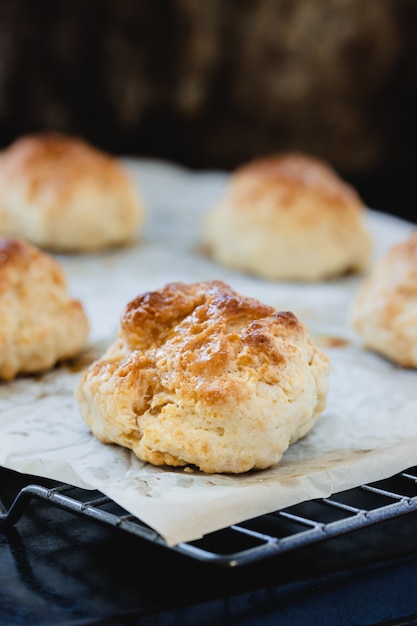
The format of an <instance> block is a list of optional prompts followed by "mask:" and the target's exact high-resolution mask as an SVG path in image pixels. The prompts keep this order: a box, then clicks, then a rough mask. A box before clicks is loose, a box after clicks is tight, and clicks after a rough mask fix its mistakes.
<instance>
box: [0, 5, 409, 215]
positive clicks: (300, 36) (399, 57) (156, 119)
mask: <svg viewBox="0 0 417 626" xmlns="http://www.w3.org/2000/svg"><path fill="white" fill-rule="evenodd" d="M416 111H417V1H416V0H314V1H312V0H0V144H1V145H0V147H4V146H6V145H8V144H9V143H10V142H11V141H12V140H13V139H14V138H16V137H17V136H19V135H21V134H24V133H28V132H33V131H40V130H46V129H54V130H61V131H65V132H68V133H73V134H78V135H81V136H83V137H84V138H86V139H87V140H88V141H90V142H91V143H93V144H95V145H97V146H98V147H101V148H102V149H105V150H107V151H110V152H112V153H114V154H120V155H122V154H123V155H131V156H140V157H157V158H162V159H168V160H171V161H174V162H177V163H180V164H183V165H186V166H190V167H192V168H195V169H200V168H222V169H227V170H231V169H232V168H234V167H236V166H237V165H239V164H241V163H243V162H244V161H246V160H248V159H250V158H252V157H254V156H259V155H264V154H268V153H273V152H276V151H283V150H284V151H286V150H298V151H304V152H308V153H310V154H314V155H317V156H320V157H323V158H325V159H326V160H328V161H329V162H330V163H331V164H332V165H333V166H334V167H335V168H336V169H337V170H338V171H339V173H340V174H341V175H342V176H343V177H344V178H346V179H347V180H349V181H350V182H352V183H353V184H354V185H355V186H356V187H357V189H358V190H359V192H360V193H361V195H362V197H363V199H364V200H365V201H366V202H367V204H368V205H369V206H371V207H373V208H376V209H378V210H382V211H387V212H389V213H393V214H397V215H400V216H405V217H409V218H410V219H412V220H413V221H417V211H416V201H415V199H414V184H415V181H416V177H417V163H416V157H415V144H416V140H417V119H416Z"/></svg>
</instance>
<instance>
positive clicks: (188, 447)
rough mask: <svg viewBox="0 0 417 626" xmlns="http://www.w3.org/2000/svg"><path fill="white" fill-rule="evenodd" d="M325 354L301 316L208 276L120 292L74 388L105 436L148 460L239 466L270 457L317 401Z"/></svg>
mask: <svg viewBox="0 0 417 626" xmlns="http://www.w3.org/2000/svg"><path fill="white" fill-rule="evenodd" d="M327 376H328V359H327V357H326V356H325V355H324V354H323V353H322V352H321V351H320V350H319V349H318V348H317V347H315V346H314V344H313V343H312V341H311V339H310V337H309V334H308V332H307V329H306V327H305V326H304V325H303V324H302V323H301V322H300V321H299V320H298V319H297V318H296V316H295V315H294V314H293V313H290V312H278V311H276V310H275V309H274V308H272V307H270V306H266V305H264V304H262V303H261V302H259V301H258V300H255V299H252V298H247V297H244V296H242V295H239V294H238V293H236V292H235V291H233V290H232V289H231V288H230V287H229V286H228V285H226V284H224V283H222V282H220V281H209V282H201V283H194V284H190V285H187V284H184V283H171V284H168V285H165V287H163V288H162V289H160V290H158V291H154V292H149V293H145V294H143V295H140V296H138V297H137V298H135V299H134V300H133V301H132V302H130V303H128V305H127V306H126V308H125V310H124V312H123V314H122V316H121V325H120V329H119V333H118V337H117V339H116V340H115V342H114V343H113V345H112V346H110V348H109V349H108V350H107V352H106V353H105V354H104V355H103V357H102V358H101V359H99V360H98V361H96V362H95V363H94V364H93V365H91V366H90V367H89V368H88V369H87V370H86V372H85V373H84V374H83V377H82V378H81V380H80V383H79V386H78V388H77V391H76V397H77V400H78V402H79V406H80V410H81V413H82V415H83V417H84V419H85V420H86V422H87V423H88V425H89V426H90V428H91V430H92V432H93V433H94V435H95V436H96V437H97V438H98V439H100V440H101V441H103V442H105V443H111V442H113V443H118V444H120V445H122V446H125V447H127V448H131V449H132V450H133V452H134V453H135V454H136V455H137V456H138V458H139V459H141V460H143V461H147V462H149V463H153V464H155V465H164V464H167V465H173V466H185V465H189V464H191V465H195V466H197V467H198V468H199V469H200V470H202V471H204V472H207V473H213V472H232V473H240V472H246V471H248V470H250V469H265V468H267V467H270V466H272V465H274V464H275V463H277V462H278V461H279V460H280V458H281V456H282V454H283V453H284V452H285V450H286V449H287V448H288V446H289V445H290V444H291V443H293V442H295V441H296V440H297V439H299V438H300V437H303V436H304V435H305V434H306V433H307V432H308V431H309V430H310V429H311V428H312V427H313V425H314V423H315V422H316V420H317V418H318V416H319V414H320V413H321V412H322V411H323V409H324V407H325V403H326V397H327V384H328V382H327Z"/></svg>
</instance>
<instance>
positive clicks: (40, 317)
mask: <svg viewBox="0 0 417 626" xmlns="http://www.w3.org/2000/svg"><path fill="white" fill-rule="evenodd" d="M88 331H89V328H88V321H87V317H86V315H85V312H84V309H83V306H82V304H81V303H80V302H79V301H78V300H72V299H71V298H70V297H69V295H68V292H67V284H66V277H65V274H64V271H63V268H62V267H61V265H60V264H59V263H58V262H57V261H56V259H54V258H53V257H52V256H51V255H49V254H48V253H45V252H42V251H40V250H38V249H37V248H36V247H35V246H33V245H31V244H29V243H28V242H26V241H24V240H21V239H0V378H1V379H3V380H11V379H12V378H14V377H16V376H17V375H18V374H29V373H34V372H40V371H42V370H45V369H48V368H50V367H52V366H54V365H55V364H56V363H57V362H58V361H60V360H62V359H67V358H70V357H74V356H76V355H77V354H78V353H79V352H81V351H82V349H83V348H84V346H85V344H86V341H87V337H88Z"/></svg>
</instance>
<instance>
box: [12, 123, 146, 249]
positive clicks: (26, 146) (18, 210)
mask: <svg viewBox="0 0 417 626" xmlns="http://www.w3.org/2000/svg"><path fill="white" fill-rule="evenodd" d="M143 219H144V207H143V203H142V200H141V198H140V197H139V195H138V190H137V189H135V187H134V184H133V181H132V180H131V179H130V178H129V176H128V175H127V173H126V172H125V171H124V169H123V167H122V166H121V164H120V163H119V162H118V161H117V160H116V159H115V158H113V157H111V156H110V155H107V154H105V153H104V152H102V151H100V150H98V149H96V148H94V147H92V146H90V145H89V144H87V143H86V142H85V141H83V140H81V139H78V138H76V137H68V136H65V135H61V134H57V133H44V134H39V135H27V136H24V137H21V138H20V139H17V140H16V141H15V142H14V143H13V144H11V145H10V146H9V147H8V148H7V149H6V150H4V151H3V153H2V154H1V156H0V233H2V235H4V236H13V237H24V238H25V239H27V240H29V241H31V242H32V243H34V244H36V245H38V246H39V247H42V248H47V249H50V250H54V251H70V252H88V251H93V250H99V249H102V248H107V247H112V246H117V245H123V244H127V243H129V242H131V241H133V240H134V239H135V238H136V237H137V235H138V234H139V229H140V227H141V226H142V223H143Z"/></svg>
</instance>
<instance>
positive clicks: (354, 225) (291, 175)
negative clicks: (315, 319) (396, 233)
mask: <svg viewBox="0 0 417 626" xmlns="http://www.w3.org/2000/svg"><path fill="white" fill-rule="evenodd" d="M364 216H365V206H364V204H363V202H362V200H361V199H360V197H359V196H358V194H357V193H356V191H355V190H354V189H353V188H352V187H351V186H350V185H349V184H347V183H345V182H344V181H343V180H342V179H341V178H340V177H339V176H338V174H337V173H336V172H335V171H334V170H333V169H332V168H331V167H330V166H329V165H328V164H326V163H325V162H323V161H321V160H319V159H318V158H314V157H311V156H307V155H302V154H277V155H273V156H270V157H265V158H259V159H256V160H254V161H253V162H250V163H248V164H246V165H244V166H242V167H240V168H238V169H237V170H236V171H235V172H233V173H232V174H231V176H230V180H229V183H228V185H227V188H226V191H225V194H224V196H223V198H222V199H221V200H220V202H219V203H218V204H217V205H215V206H214V207H212V208H211V209H209V210H208V212H207V214H206V216H205V218H204V222H203V239H204V243H205V245H206V247H207V248H208V249H209V251H210V253H211V255H212V256H213V258H214V259H215V260H216V261H217V262H219V263H220V264H222V265H224V266H227V267H230V268H232V269H236V270H239V271H244V272H247V273H251V274H255V275H258V276H259V277H262V278H265V279H270V280H293V281H305V282H308V281H322V280H326V279H329V278H332V277H335V276H339V275H342V274H344V273H346V272H362V271H363V270H364V269H365V268H367V266H368V263H369V260H370V254H371V248H372V241H371V237H370V234H369V233H368V231H367V228H366V226H365V223H364Z"/></svg>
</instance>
